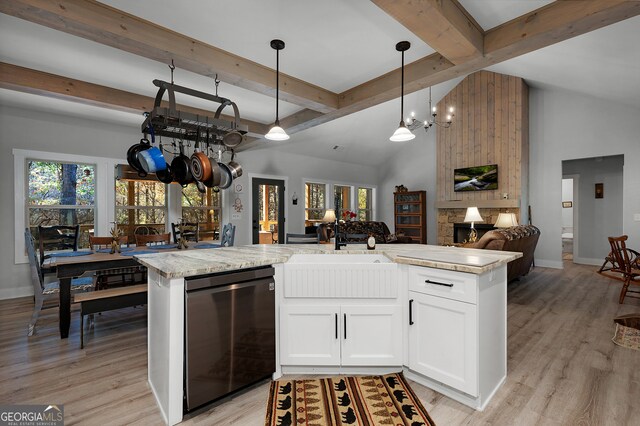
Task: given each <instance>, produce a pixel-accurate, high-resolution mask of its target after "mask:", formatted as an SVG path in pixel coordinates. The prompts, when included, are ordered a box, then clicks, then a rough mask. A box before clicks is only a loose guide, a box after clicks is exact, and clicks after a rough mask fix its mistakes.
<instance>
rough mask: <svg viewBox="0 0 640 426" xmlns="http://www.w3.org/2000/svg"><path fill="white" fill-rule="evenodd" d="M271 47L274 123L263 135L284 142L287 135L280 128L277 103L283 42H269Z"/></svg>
mask: <svg viewBox="0 0 640 426" xmlns="http://www.w3.org/2000/svg"><path fill="white" fill-rule="evenodd" d="M271 47H272V48H273V49H274V50H275V51H276V121H275V122H274V123H273V127H271V129H270V130H269V133H267V134H266V135H264V137H265V138H267V139H269V140H271V141H286V140H287V139H289V135H288V134H287V132H285V131H284V129H283V128H282V127H280V120H279V119H278V101H279V86H280V51H281V50H282V49H284V41H282V40H271Z"/></svg>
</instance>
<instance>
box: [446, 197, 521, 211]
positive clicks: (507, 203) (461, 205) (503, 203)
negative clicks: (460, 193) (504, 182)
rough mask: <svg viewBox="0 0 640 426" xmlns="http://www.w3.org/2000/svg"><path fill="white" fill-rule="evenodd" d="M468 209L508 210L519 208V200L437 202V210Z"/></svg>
mask: <svg viewBox="0 0 640 426" xmlns="http://www.w3.org/2000/svg"><path fill="white" fill-rule="evenodd" d="M467 207H480V208H483V209H490V208H495V209H508V208H515V209H517V208H519V207H520V200H519V199H517V200H516V199H514V200H511V199H507V200H448V201H436V208H437V209H466V208H467Z"/></svg>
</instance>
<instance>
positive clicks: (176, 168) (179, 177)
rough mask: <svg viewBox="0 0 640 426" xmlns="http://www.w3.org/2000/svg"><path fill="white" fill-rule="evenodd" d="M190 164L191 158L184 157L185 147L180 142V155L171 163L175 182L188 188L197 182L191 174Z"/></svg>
mask: <svg viewBox="0 0 640 426" xmlns="http://www.w3.org/2000/svg"><path fill="white" fill-rule="evenodd" d="M190 163H191V162H190V161H189V157H187V156H186V155H184V147H183V145H182V142H180V154H178V155H176V156H175V157H174V158H173V161H171V173H172V174H173V177H174V178H175V180H176V181H177V182H178V183H179V184H180V185H182V186H187V185H189V184H190V183H192V182H195V180H194V179H193V175H192V174H191V169H190V167H191V164H190Z"/></svg>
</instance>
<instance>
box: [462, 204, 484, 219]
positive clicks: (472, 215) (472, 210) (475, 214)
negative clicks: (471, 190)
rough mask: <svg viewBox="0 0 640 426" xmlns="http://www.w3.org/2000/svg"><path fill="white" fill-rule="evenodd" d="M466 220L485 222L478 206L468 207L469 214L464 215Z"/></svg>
mask: <svg viewBox="0 0 640 426" xmlns="http://www.w3.org/2000/svg"><path fill="white" fill-rule="evenodd" d="M464 221H465V222H484V219H482V216H480V212H479V211H478V208H477V207H467V214H465V215H464Z"/></svg>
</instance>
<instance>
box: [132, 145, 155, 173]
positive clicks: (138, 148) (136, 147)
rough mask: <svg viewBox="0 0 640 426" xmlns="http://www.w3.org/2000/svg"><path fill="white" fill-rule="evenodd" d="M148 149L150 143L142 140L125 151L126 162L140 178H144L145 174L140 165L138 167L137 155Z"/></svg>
mask: <svg viewBox="0 0 640 426" xmlns="http://www.w3.org/2000/svg"><path fill="white" fill-rule="evenodd" d="M149 148H151V142H149V140H148V139H147V138H142V139H140V143H137V144H135V145H131V147H129V150H128V151H127V162H128V163H129V165H130V166H131V168H132V169H133V170H135V171H136V172H138V175H139V176H140V177H145V176H146V175H147V172H146V171H145V170H144V169H143V168H142V165H140V161H138V153H139V152H141V151H144V150H145V149H149Z"/></svg>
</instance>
